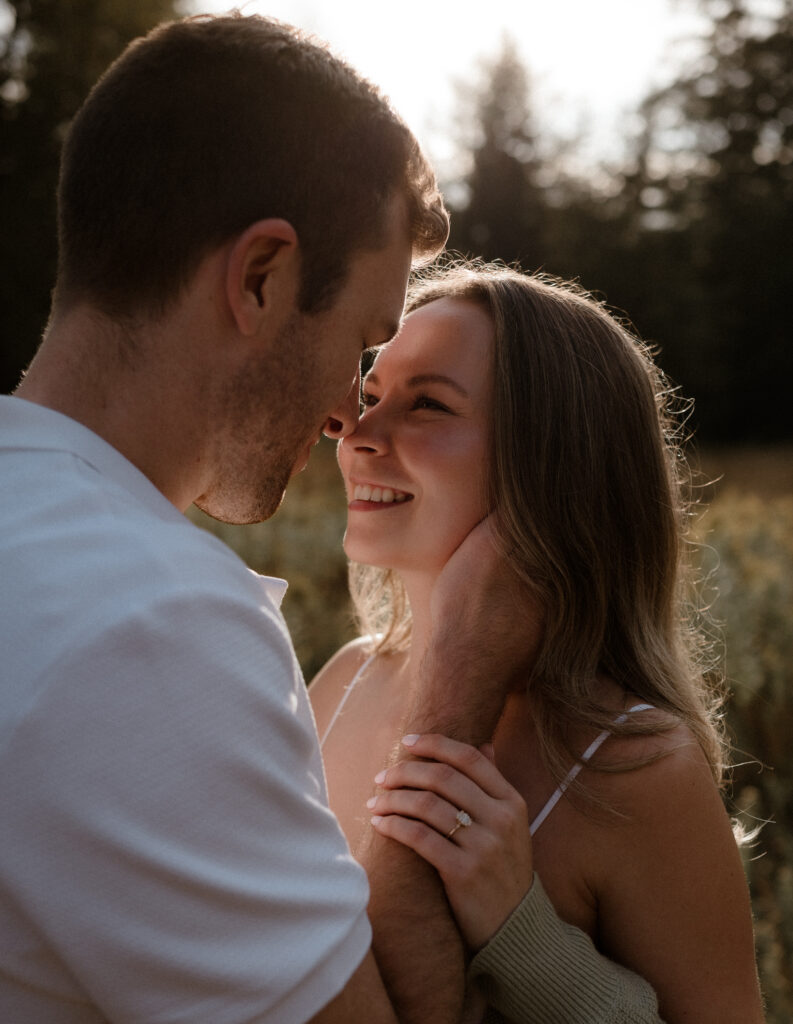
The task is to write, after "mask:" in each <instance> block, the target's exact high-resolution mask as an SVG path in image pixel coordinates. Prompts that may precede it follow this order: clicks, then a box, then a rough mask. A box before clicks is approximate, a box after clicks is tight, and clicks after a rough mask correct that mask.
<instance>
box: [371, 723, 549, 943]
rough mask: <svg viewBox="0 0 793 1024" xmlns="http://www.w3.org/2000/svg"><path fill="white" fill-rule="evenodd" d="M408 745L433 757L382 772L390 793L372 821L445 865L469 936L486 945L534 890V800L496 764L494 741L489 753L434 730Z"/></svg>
mask: <svg viewBox="0 0 793 1024" xmlns="http://www.w3.org/2000/svg"><path fill="white" fill-rule="evenodd" d="M403 744H404V745H405V746H407V747H408V748H409V749H410V751H411V753H412V754H414V755H416V756H417V757H419V758H427V760H406V761H401V762H399V763H398V764H396V765H394V766H393V767H392V768H389V769H388V770H387V771H385V772H381V773H380V774H379V775H377V776H376V778H375V782H376V783H377V784H378V785H379V786H381V787H382V788H383V792H381V793H380V794H378V795H377V796H375V797H372V799H371V800H369V801H368V803H367V806H368V807H369V809H370V810H371V811H372V812H373V817H372V825H373V826H374V828H375V829H376V830H377V831H378V832H379V833H380V834H381V835H384V836H388V837H389V838H391V839H396V840H397V841H398V842H400V843H402V844H403V845H405V846H408V847H410V849H412V850H415V852H416V853H418V854H419V855H420V856H422V857H423V858H424V859H425V860H426V861H428V862H429V863H430V864H432V865H433V867H435V868H436V869H437V871H438V873H439V875H440V877H441V880H442V881H443V884H444V887H445V889H446V895H447V897H448V899H449V903H450V905H451V907H452V910H453V912H454V915H455V918H456V920H457V925H458V927H459V929H460V932H461V933H462V935H463V938H464V939H465V941H466V942H467V943H468V945H469V946H470V948H471V949H472V950H478V949H480V948H481V947H482V946H483V945H484V944H485V943H486V942H487V941H488V940H489V939H490V938H491V937H492V936H493V935H494V934H495V932H497V931H498V929H499V928H500V927H501V925H502V924H503V923H504V921H506V919H507V918H508V917H509V915H510V914H511V913H512V911H513V910H514V909H515V907H516V906H517V905H518V904H519V903H520V901H521V900H522V899H523V897H524V896H525V894H526V893H527V892H528V890H529V889H530V888H531V884H532V878H533V867H532V856H531V836H530V834H529V819H528V813H527V811H526V805H525V803H524V802H523V799H522V797H521V796H520V794H519V793H518V792H517V790H515V789H513V787H512V786H511V785H510V784H509V783H508V782H507V780H506V779H505V778H504V777H503V775H502V774H501V773H500V772H499V770H498V769H497V768H496V766H495V764H494V763H493V760H492V747H489V746H486V747H484V748H483V750H484V751H485V753H483V752H482V751H479V750H477V749H476V748H475V747H471V746H468V745H467V744H465V743H458V742H457V741H455V740H451V739H448V738H447V737H445V736H439V735H431V734H428V735H423V736H417V737H413V736H409V737H405V738H404V740H403ZM486 754H487V756H485V755H486ZM469 822H470V823H469Z"/></svg>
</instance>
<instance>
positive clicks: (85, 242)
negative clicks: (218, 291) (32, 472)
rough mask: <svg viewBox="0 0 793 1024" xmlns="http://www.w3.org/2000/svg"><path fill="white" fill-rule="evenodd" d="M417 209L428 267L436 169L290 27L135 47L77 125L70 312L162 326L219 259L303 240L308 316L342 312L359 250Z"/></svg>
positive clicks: (160, 35) (191, 22)
mask: <svg viewBox="0 0 793 1024" xmlns="http://www.w3.org/2000/svg"><path fill="white" fill-rule="evenodd" d="M400 194H401V195H402V196H404V197H405V199H406V200H407V204H408V209H409V212H410V220H411V232H412V238H413V245H414V255H416V256H419V257H421V256H425V257H426V256H429V255H433V254H434V253H436V252H437V251H438V250H439V249H440V248H441V247H442V246H443V243H444V242H445V239H446V233H447V230H448V218H447V215H446V211H445V210H444V207H443V202H442V200H441V197H440V194H439V193H438V189H437V185H436V181H435V176H434V174H433V172H432V169H431V168H430V167H429V165H428V163H427V161H426V160H425V158H424V156H423V155H422V153H421V150H420V149H419V146H418V143H417V142H416V140H415V138H414V137H413V135H412V134H411V133H410V131H409V130H408V128H407V127H406V126H405V124H404V123H403V121H402V120H401V119H400V118H399V117H398V116H397V115H396V113H395V112H394V111H393V110H392V108H391V107H390V106H389V104H388V102H387V101H386V100H385V99H384V98H383V97H382V96H381V94H380V93H379V92H378V90H377V89H376V88H375V87H374V86H373V85H371V84H370V83H368V82H366V81H365V80H364V79H362V78H361V77H360V76H359V75H358V74H357V73H356V72H355V71H354V70H353V69H352V68H350V67H349V66H348V65H346V64H345V63H344V62H343V61H341V60H339V59H338V58H336V57H334V56H333V55H332V54H331V53H329V51H328V50H327V49H326V48H325V47H324V46H323V45H321V44H319V43H318V42H316V41H312V40H310V39H308V38H307V37H305V36H303V35H302V34H301V33H300V32H298V31H297V30H295V29H293V28H291V27H290V26H287V25H283V24H281V23H279V22H276V21H272V20H270V19H266V18H261V17H258V16H250V17H243V16H241V15H240V14H239V13H238V12H234V13H233V14H231V15H226V16H223V17H207V16H199V17H196V18H188V19H184V20H182V21H176V22H172V23H169V24H165V25H161V26H159V27H158V28H156V29H154V30H153V31H152V32H151V33H150V34H149V35H148V36H146V37H145V38H143V39H139V40H137V41H135V42H134V43H132V44H131V45H130V46H129V47H128V48H127V50H126V51H125V52H124V53H123V54H122V55H121V57H119V59H118V60H117V61H116V62H115V63H114V64H113V65H112V66H111V67H110V68H109V69H108V71H107V72H106V73H105V74H104V75H103V77H102V78H101V79H100V80H99V82H98V83H97V84H96V86H95V87H94V88H93V90H92V91H91V93H90V94H89V96H88V99H87V100H86V102H85V103H84V105H83V107H82V108H81V110H80V111H79V113H78V114H77V116H76V118H75V120H74V122H73V124H72V127H71V130H70V132H69V135H68V138H67V140H66V143H65V146H64V153H63V159H62V165H61V178H60V184H59V190H58V210H59V242H60V257H59V268H58V283H57V287H56V301H57V302H58V303H59V304H60V305H62V306H69V305H73V304H75V303H76V302H78V301H88V302H90V303H92V304H93V305H96V306H97V307H98V308H100V309H101V310H103V311H104V312H106V313H107V314H109V315H113V316H120V317H136V316H139V315H141V314H143V315H153V316H156V315H158V314H159V313H161V312H162V311H163V310H164V309H165V308H166V307H167V305H168V304H169V302H170V301H171V300H173V299H174V298H175V297H176V296H177V295H178V293H179V291H180V289H181V287H182V286H183V285H184V284H185V283H186V282H187V281H188V280H189V278H190V276H191V275H192V274H193V273H194V272H195V270H196V268H197V266H198V263H199V262H200V260H201V259H202V258H203V257H204V256H205V255H206V254H207V253H208V252H210V251H211V250H212V249H213V248H214V247H216V246H218V245H221V244H222V243H223V242H225V241H227V240H228V239H230V238H232V237H233V236H234V235H235V234H237V233H238V232H240V231H243V230H244V229H245V228H246V227H247V226H248V225H250V224H252V223H254V222H255V221H257V220H260V219H263V218H268V217H279V218H283V219H285V220H287V221H289V222H290V223H291V224H292V226H293V227H294V228H295V230H296V231H297V234H298V239H299V242H300V247H301V248H300V251H301V257H302V267H301V269H302V282H301V292H300V296H299V306H300V308H301V310H302V311H304V312H307V313H310V312H318V311H320V310H321V309H323V308H327V307H328V306H329V305H331V304H332V301H333V298H334V297H335V294H336V292H337V290H338V289H339V288H340V287H341V285H342V284H343V282H344V279H345V276H346V272H347V268H348V265H349V261H350V258H351V256H352V255H353V253H355V252H358V251H361V250H367V249H377V248H378V247H379V246H380V244H381V243H383V242H384V237H383V232H384V213H385V210H386V208H387V206H388V202H389V200H390V199H391V198H392V197H393V196H395V195H400Z"/></svg>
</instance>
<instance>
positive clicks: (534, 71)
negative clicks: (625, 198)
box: [190, 0, 701, 164]
mask: <svg viewBox="0 0 793 1024" xmlns="http://www.w3.org/2000/svg"><path fill="white" fill-rule="evenodd" d="M190 2H191V6H192V7H193V9H195V10H199V11H222V10H225V9H227V8H228V7H229V6H230V3H229V2H228V0H227V2H224V0H190ZM239 3H240V6H241V7H242V9H243V11H244V13H259V14H268V15H270V16H272V17H275V18H279V19H281V20H282V21H287V22H289V23H290V24H293V25H297V26H299V27H301V28H304V29H306V30H308V31H310V32H313V33H315V34H317V35H319V36H321V37H322V38H323V39H326V40H327V41H328V42H329V43H330V44H331V47H332V48H333V50H334V51H336V52H337V53H340V54H341V55H342V56H344V57H346V58H347V59H348V60H349V61H350V62H351V63H352V64H353V65H354V66H355V67H357V68H358V69H359V70H360V71H361V72H363V74H365V75H366V76H367V77H368V78H370V79H371V80H372V81H374V82H376V83H377V84H378V85H379V86H380V87H381V88H382V89H383V91H384V92H385V93H386V94H387V95H389V96H390V97H391V99H392V101H393V103H394V105H395V106H396V108H397V109H398V110H399V112H400V113H401V114H402V116H403V117H404V118H405V119H406V120H407V122H408V124H409V125H410V126H411V128H412V129H413V131H414V132H415V133H416V135H417V136H418V138H419V139H420V141H421V142H422V145H423V146H424V148H425V149H426V150H427V152H428V153H429V155H430V156H431V157H432V158H433V159H434V160H435V161H436V162H438V163H439V164H444V163H446V161H447V160H448V157H449V155H450V143H449V136H450V132H449V120H450V117H449V115H450V112H451V111H452V110H453V109H454V97H455V93H454V88H453V82H454V81H455V80H463V81H471V80H472V79H473V80H475V76H476V68H477V61H478V59H479V58H481V57H483V56H484V57H487V56H489V55H492V54H493V53H495V52H497V51H498V50H499V48H500V42H501V39H502V37H503V34H504V33H505V32H506V33H509V34H510V35H511V36H512V38H513V39H514V41H515V43H516V45H517V47H518V51H519V53H520V55H521V57H522V59H523V60H524V62H525V64H526V66H527V67H528V69H529V71H530V73H531V76H532V82H533V89H534V97H535V104H534V105H535V110H536V112H537V115H538V117H539V118H540V124H541V126H543V127H547V128H550V129H552V130H554V131H556V132H558V133H559V134H562V135H567V134H572V133H574V132H575V131H576V130H577V129H578V128H579V127H585V128H586V129H587V136H588V137H589V142H588V147H587V148H588V149H589V150H590V151H591V152H592V154H593V157H600V156H613V155H617V154H618V153H619V152H620V138H621V136H623V135H624V129H625V119H626V115H627V114H628V113H629V112H630V111H631V110H632V109H634V108H635V107H636V106H637V105H638V102H639V101H640V100H641V98H642V97H643V96H644V95H645V94H646V92H647V91H648V90H649V89H650V88H651V86H653V85H655V84H659V83H660V82H663V81H666V80H668V79H669V78H670V76H671V73H672V70H673V68H674V67H675V66H676V64H675V61H676V58H677V56H679V55H680V54H681V52H682V50H683V49H685V48H684V47H683V46H682V45H681V42H680V40H681V39H683V38H685V37H687V36H690V34H691V33H692V31H693V30H695V29H696V28H697V26H699V25H700V24H701V22H700V20H699V18H698V17H697V15H696V13H695V6H696V5H695V2H694V0H489V2H488V0H484V2H483V0H478V2H471V0H401V2H400V3H395V2H393V0H392V2H391V3H382V2H381V3H378V2H377V0H325V2H321V0H249V2H248V3H244V2H243V0H239Z"/></svg>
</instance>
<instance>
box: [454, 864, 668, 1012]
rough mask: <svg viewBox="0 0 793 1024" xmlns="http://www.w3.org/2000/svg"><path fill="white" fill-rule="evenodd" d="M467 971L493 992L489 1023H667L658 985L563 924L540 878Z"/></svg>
mask: <svg viewBox="0 0 793 1024" xmlns="http://www.w3.org/2000/svg"><path fill="white" fill-rule="evenodd" d="M468 973H469V980H471V981H473V980H474V979H476V981H477V985H478V986H479V987H480V988H483V989H484V991H485V993H486V995H487V1000H488V1004H489V1008H488V1011H487V1014H486V1015H485V1018H484V1021H483V1024H503V1022H504V1021H510V1022H512V1024H662V1021H661V1018H660V1017H659V1016H658V1000H657V998H656V995H655V992H654V991H653V989H652V986H650V985H649V984H648V983H647V982H646V981H645V980H644V979H643V978H641V977H639V975H638V974H634V973H633V972H632V971H629V970H627V969H626V968H624V967H621V966H620V965H619V964H616V963H614V962H613V961H612V960H608V959H607V958H606V957H604V956H603V955H602V954H600V953H598V951H597V950H596V949H595V946H594V945H593V943H592V940H591V939H590V938H589V936H588V935H586V934H585V933H584V932H582V931H581V929H580V928H574V927H573V926H572V925H569V924H566V923H565V922H564V921H562V920H561V919H560V918H559V916H558V915H557V913H556V911H555V910H554V908H553V905H552V904H551V901H550V900H549V899H548V896H547V895H546V893H545V890H544V889H543V887H542V883H541V882H540V879H539V878H538V876H537V875H536V874H535V876H534V883H533V885H532V887H531V889H530V890H529V891H528V893H527V894H526V896H525V897H524V898H523V901H522V902H521V903H520V904H519V906H518V907H516V908H515V910H514V911H513V913H512V914H511V916H510V917H509V918H508V919H507V921H506V922H505V923H504V925H502V927H501V928H500V929H499V931H498V932H497V933H496V934H495V935H494V936H493V938H492V939H491V940H490V942H488V944H487V945H486V946H485V947H484V948H483V949H481V950H480V951H479V952H478V953H477V955H476V956H475V957H474V959H473V961H472V962H471V966H470V968H469V972H468Z"/></svg>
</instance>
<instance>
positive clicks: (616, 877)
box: [310, 263, 763, 1024]
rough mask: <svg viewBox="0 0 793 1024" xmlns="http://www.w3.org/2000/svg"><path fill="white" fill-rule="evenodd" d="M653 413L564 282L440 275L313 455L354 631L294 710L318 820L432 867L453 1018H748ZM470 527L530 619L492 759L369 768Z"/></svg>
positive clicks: (672, 447) (635, 351) (721, 751)
mask: <svg viewBox="0 0 793 1024" xmlns="http://www.w3.org/2000/svg"><path fill="white" fill-rule="evenodd" d="M673 400H674V395H673V392H672V390H671V389H670V388H669V386H668V385H667V383H666V381H665V380H664V378H663V376H662V375H661V373H660V372H659V370H658V369H657V368H656V367H655V365H654V364H653V361H652V359H651V357H650V354H649V352H648V350H647V348H646V347H645V346H644V345H643V344H642V343H640V342H639V341H638V340H637V339H636V338H635V337H634V336H633V335H632V334H631V333H630V332H629V330H628V329H627V328H626V327H625V326H624V325H623V324H622V323H620V322H619V321H618V320H617V319H615V318H614V317H613V316H611V315H610V314H609V313H608V312H607V311H606V309H605V308H604V307H603V305H602V304H600V303H598V302H597V301H595V300H594V299H593V298H592V297H591V296H589V295H587V294H586V293H584V292H583V291H581V290H580V289H579V288H578V287H576V286H574V285H572V284H569V283H563V282H559V281H555V280H551V279H549V278H545V277H541V276H537V275H534V276H532V275H526V274H521V273H519V272H517V271H515V270H511V269H507V268H505V267H501V266H495V265H490V266H483V265H471V264H462V263H457V264H453V265H448V266H446V267H445V268H442V269H439V270H436V271H435V272H434V273H431V274H429V275H427V276H425V277H424V279H423V280H421V281H419V282H418V283H417V284H416V285H415V286H414V287H413V289H412V292H411V295H410V297H409V301H408V315H407V317H406V320H405V323H404V326H403V328H402V330H401V332H400V333H399V334H398V335H397V337H396V338H395V339H394V340H393V341H391V342H390V343H389V344H387V345H386V346H385V347H384V348H383V349H381V350H380V351H379V353H378V355H377V357H376V359H375V361H374V364H373V366H372V368H371V370H370V371H369V373H368V374H367V375H366V378H365V380H364V383H363V411H362V415H361V417H360V421H359V423H358V426H357V428H356V429H355V430H353V431H352V433H350V434H348V435H347V436H346V437H344V438H343V439H342V440H341V442H340V444H339V453H338V457H339V464H340V467H341V471H342V474H343V477H344V482H345V487H346V491H347V496H348V501H349V515H348V525H347V532H346V534H345V551H346V552H347V555H348V556H349V558H350V559H351V561H352V563H353V564H352V566H351V587H352V593H353V599H354V603H355V607H356V611H357V614H358V619H359V622H360V625H361V634H362V635H361V638H360V639H359V640H356V641H354V642H352V643H351V644H348V645H347V646H346V647H344V648H342V650H341V651H339V652H338V653H337V654H336V655H335V656H334V658H333V659H331V661H330V662H329V663H328V664H327V665H326V666H325V668H324V669H323V670H322V671H321V672H320V673H319V675H318V676H317V678H316V680H315V681H314V683H313V685H312V687H311V690H310V693H311V697H312V701H313V705H314V709H315V714H316V717H317V725H318V729H319V732H320V736H321V737H322V742H323V755H324V758H325V764H326V771H327V778H328V787H329V794H330V801H331V807H332V808H333V809H334V811H335V812H336V814H337V815H338V817H339V819H340V821H341V824H342V827H343V828H344V830H345V832H346V834H347V836H348V838H349V840H350V843H351V846H352V849H353V851H354V850H355V849H356V846H357V845H358V844H359V842H360V841H361V839H362V837H363V836H364V835H365V833H366V830H367V829H371V828H372V827H373V828H374V829H375V830H376V831H377V832H379V833H380V834H382V835H385V836H389V837H391V838H393V839H395V840H398V841H399V842H401V843H403V844H405V845H407V846H409V847H411V848H412V849H414V850H415V851H416V852H417V853H419V854H420V855H422V856H423V857H424V858H425V859H426V860H428V861H429V862H430V863H431V864H433V865H434V866H435V867H436V868H437V870H438V872H439V874H440V877H441V879H442V881H443V883H444V886H445V888H446V893H447V896H448V899H449V903H450V905H451V908H452V910H453V912H454V914H455V918H456V921H457V924H458V926H459V928H460V931H461V933H462V936H463V938H464V940H465V943H466V945H467V947H468V949H469V952H470V954H471V957H472V961H471V965H470V968H469V978H470V981H471V993H470V995H471V998H470V1000H469V1004H468V1011H469V1014H470V1019H472V1020H487V1021H498V1020H504V1019H506V1020H512V1021H543V1022H545V1024H547V1022H549V1021H557V1020H559V1021H584V1020H587V1021H589V1020H593V1021H594V1020H603V1021H606V1020H611V1021H651V1020H652V1021H655V1020H658V1019H659V1014H660V1018H662V1019H663V1020H665V1021H668V1022H683V1021H696V1022H697V1024H707V1022H713V1024H725V1022H730V1021H735V1022H736V1024H737V1022H741V1024H753V1022H758V1021H761V1020H762V1019H763V1015H762V1006H761V999H760V994H759V988H758V983H757V975H756V969H755V963H754V951H753V935H752V923H751V914H750V907H749V899H748V893H747V887H746V884H745V880H744V877H743V872H742V866H741V861H740V856H739V851H738V846H737V843H736V841H735V838H734V835H733V831H732V828H731V824H730V820H729V818H728V816H727V814H726V812H725V810H724V806H723V803H722V801H721V797H720V788H721V786H722V781H723V778H724V774H725V767H726V754H725V741H724V738H723V735H722V730H721V725H720V718H719V707H720V700H719V695H718V694H717V693H715V692H714V691H713V689H712V688H711V687H710V686H709V685H708V678H709V673H708V669H709V667H711V666H709V665H708V661H707V645H706V644H704V643H703V639H702V636H701V634H700V633H699V632H698V629H697V617H696V614H695V612H694V610H693V607H692V606H691V605H690V604H689V600H690V597H691V588H690V585H689V584H690V580H689V578H688V570H687V568H686V566H687V553H688V547H687V541H686V529H687V523H688V518H689V510H688V508H687V506H686V502H685V500H684V493H683V486H682V484H683V481H682V468H683V465H684V463H683V461H682V457H681V455H680V451H679V448H678V444H677V441H678V432H679V422H678V420H677V419H676V418H675V416H674V413H673V410H672V404H673ZM485 518H488V519H489V522H490V523H491V527H492V530H493V535H494V538H495V543H496V545H497V546H498V548H499V549H500V550H501V551H502V552H503V554H504V556H505V557H506V558H507V559H508V562H509V564H510V565H511V566H512V568H513V570H514V572H515V573H517V575H518V576H519V577H520V579H521V580H522V583H523V585H524V586H525V588H526V589H527V592H528V593H530V594H531V595H532V597H533V598H534V600H535V601H536V604H537V606H538V607H539V608H541V609H542V628H541V637H540V640H539V643H538V644H537V645H536V655H535V657H534V660H533V663H532V667H531V669H530V670H529V672H528V674H527V676H526V677H525V678H521V679H518V680H516V681H515V684H514V687H513V688H512V689H511V691H510V692H509V694H508V695H507V697H506V700H505V703H504V708H503V713H502V715H501V718H500V720H499V722H498V725H497V728H496V730H495V733H494V735H493V737H492V744H488V745H486V746H485V747H483V748H482V749H481V750H479V751H477V750H475V749H474V748H471V747H467V746H465V745H464V744H460V743H457V742H453V741H452V740H449V739H446V738H444V737H440V736H419V737H416V736H411V737H407V738H406V740H405V743H406V744H407V745H408V747H409V748H410V750H411V752H412V753H413V754H415V755H416V756H415V757H414V758H412V759H406V760H404V761H400V762H399V763H398V764H395V765H393V766H391V767H389V768H387V769H386V770H382V769H383V764H384V761H385V758H386V756H387V753H388V738H389V737H390V736H392V735H393V734H394V729H397V728H398V727H399V722H400V721H401V720H402V719H403V717H404V715H405V713H406V709H407V708H408V707H409V706H410V700H411V681H412V680H413V679H415V678H417V675H418V673H417V666H418V665H420V663H421V659H422V657H423V655H424V652H425V650H426V648H427V644H428V638H429V635H430V628H431V622H432V607H431V605H432V590H433V584H434V582H435V581H436V579H437V578H438V574H439V573H440V571H441V570H442V568H443V566H444V565H445V564H446V563H447V561H448V560H449V558H450V557H451V555H452V554H453V553H454V551H455V550H456V549H457V548H458V547H459V545H460V544H461V542H462V541H463V540H464V538H465V537H466V536H467V535H468V534H469V533H470V531H471V530H472V529H473V528H474V527H475V526H476V524H478V523H480V522H481V521H482V520H483V519H485ZM443 627H444V628H447V629H450V630H454V629H455V623H444V624H443ZM528 628H529V627H528V626H527V624H526V623H524V622H522V621H521V620H520V617H519V616H517V615H516V619H515V623H514V629H515V630H516V631H520V630H522V629H528ZM531 628H532V629H534V628H535V626H534V625H533V624H532V626H531ZM532 642H534V641H532ZM656 1000H657V1002H656Z"/></svg>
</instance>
